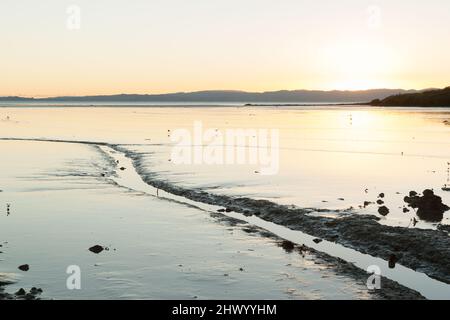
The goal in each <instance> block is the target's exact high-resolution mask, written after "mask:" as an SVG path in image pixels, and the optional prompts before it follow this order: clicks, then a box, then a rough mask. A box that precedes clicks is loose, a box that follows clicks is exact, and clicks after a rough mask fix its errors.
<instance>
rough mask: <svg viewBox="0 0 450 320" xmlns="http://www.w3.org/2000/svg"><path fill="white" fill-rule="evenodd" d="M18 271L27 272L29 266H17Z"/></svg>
mask: <svg viewBox="0 0 450 320" xmlns="http://www.w3.org/2000/svg"><path fill="white" fill-rule="evenodd" d="M18 269H19V270H20V271H25V272H27V271H28V270H30V266H29V265H28V264H23V265H21V266H19V267H18Z"/></svg>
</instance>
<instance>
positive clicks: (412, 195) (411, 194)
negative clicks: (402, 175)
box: [409, 191, 418, 197]
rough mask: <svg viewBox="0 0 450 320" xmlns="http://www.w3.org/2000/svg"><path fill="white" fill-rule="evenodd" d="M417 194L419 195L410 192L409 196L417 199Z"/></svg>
mask: <svg viewBox="0 0 450 320" xmlns="http://www.w3.org/2000/svg"><path fill="white" fill-rule="evenodd" d="M417 194H418V193H417V192H415V191H410V192H409V196H410V197H415V196H417Z"/></svg>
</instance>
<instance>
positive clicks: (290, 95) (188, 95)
mask: <svg viewBox="0 0 450 320" xmlns="http://www.w3.org/2000/svg"><path fill="white" fill-rule="evenodd" d="M413 92H418V91H406V90H401V89H373V90H360V91H337V90H335V91H319V90H293V91H287V90H284V91H270V92H244V91H198V92H179V93H169V94H143V95H141V94H119V95H99V96H70V97H51V98H23V97H0V102H18V103H20V102H22V103H30V102H49V103H58V102H61V103H67V102H86V103H89V102H92V103H108V102H122V103H124V102H125V103H126V102H130V103H132V102H141V103H142V102H144V103H145V102H152V103H155V102H156V103H157V102H163V103H170V102H193V103H195V102H211V103H220V102H225V103H227V102H228V103H230V102H231V103H347V102H348V103H358V102H367V101H372V100H374V99H384V98H386V97H388V96H390V95H393V94H404V93H413Z"/></svg>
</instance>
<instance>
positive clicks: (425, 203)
mask: <svg viewBox="0 0 450 320" xmlns="http://www.w3.org/2000/svg"><path fill="white" fill-rule="evenodd" d="M404 201H405V202H406V203H408V204H409V206H410V207H412V208H417V209H418V210H417V215H418V216H419V218H420V219H422V220H425V221H429V222H440V221H442V219H443V218H444V212H445V211H448V210H449V209H450V207H448V206H447V205H445V204H443V203H442V198H441V197H439V196H436V195H435V194H434V191H433V190H430V189H427V190H424V192H423V196H422V197H421V196H418V195H415V196H411V193H410V196H409V197H405V198H404Z"/></svg>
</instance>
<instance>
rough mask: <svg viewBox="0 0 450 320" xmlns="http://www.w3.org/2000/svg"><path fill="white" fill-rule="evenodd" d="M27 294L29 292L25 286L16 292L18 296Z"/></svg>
mask: <svg viewBox="0 0 450 320" xmlns="http://www.w3.org/2000/svg"><path fill="white" fill-rule="evenodd" d="M26 294H27V292H26V291H25V290H24V289H23V288H20V289H19V291H17V292H16V296H24V295H26Z"/></svg>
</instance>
